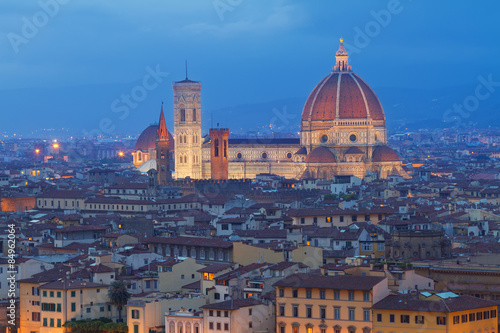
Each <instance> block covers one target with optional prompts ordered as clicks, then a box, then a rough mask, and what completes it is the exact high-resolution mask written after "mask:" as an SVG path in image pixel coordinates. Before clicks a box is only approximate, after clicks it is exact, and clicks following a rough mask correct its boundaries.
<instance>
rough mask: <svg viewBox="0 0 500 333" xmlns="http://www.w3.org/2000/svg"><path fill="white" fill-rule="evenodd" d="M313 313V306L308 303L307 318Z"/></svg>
mask: <svg viewBox="0 0 500 333" xmlns="http://www.w3.org/2000/svg"><path fill="white" fill-rule="evenodd" d="M312 313H313V310H312V306H311V305H307V306H306V317H307V318H312Z"/></svg>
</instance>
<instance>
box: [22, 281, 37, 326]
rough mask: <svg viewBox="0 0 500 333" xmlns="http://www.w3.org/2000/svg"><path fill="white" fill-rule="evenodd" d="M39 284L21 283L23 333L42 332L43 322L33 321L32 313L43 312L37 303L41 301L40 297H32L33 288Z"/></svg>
mask: <svg viewBox="0 0 500 333" xmlns="http://www.w3.org/2000/svg"><path fill="white" fill-rule="evenodd" d="M39 285H40V284H39V283H25V282H21V283H19V328H20V331H21V332H40V326H41V323H42V322H41V321H33V320H32V313H33V312H41V310H40V306H39V305H35V304H36V303H35V302H38V301H40V296H38V295H32V291H33V289H32V288H33V287H39Z"/></svg>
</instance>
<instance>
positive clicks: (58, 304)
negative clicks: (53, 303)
mask: <svg viewBox="0 0 500 333" xmlns="http://www.w3.org/2000/svg"><path fill="white" fill-rule="evenodd" d="M56 311H57V312H61V303H57V309H56Z"/></svg>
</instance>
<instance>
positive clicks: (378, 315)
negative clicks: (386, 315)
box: [377, 313, 382, 323]
mask: <svg viewBox="0 0 500 333" xmlns="http://www.w3.org/2000/svg"><path fill="white" fill-rule="evenodd" d="M381 322H382V314H381V313H377V323H381Z"/></svg>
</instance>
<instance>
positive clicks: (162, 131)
mask: <svg viewBox="0 0 500 333" xmlns="http://www.w3.org/2000/svg"><path fill="white" fill-rule="evenodd" d="M156 169H157V171H158V174H157V175H158V185H167V182H168V181H169V180H172V172H171V170H170V140H169V137H168V130H167V124H166V122H165V115H164V114H163V103H162V105H161V112H160V121H159V123H158V131H157V132H156Z"/></svg>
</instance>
